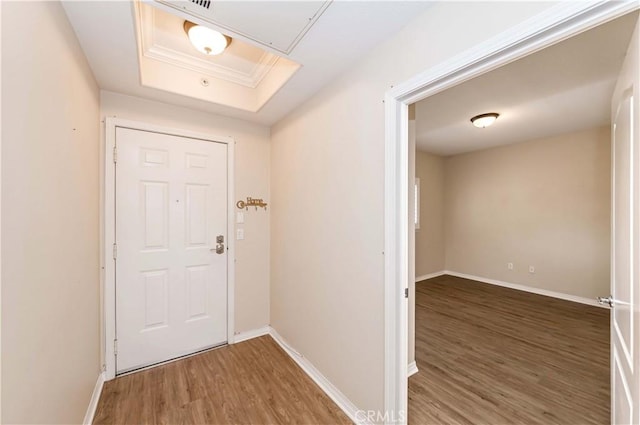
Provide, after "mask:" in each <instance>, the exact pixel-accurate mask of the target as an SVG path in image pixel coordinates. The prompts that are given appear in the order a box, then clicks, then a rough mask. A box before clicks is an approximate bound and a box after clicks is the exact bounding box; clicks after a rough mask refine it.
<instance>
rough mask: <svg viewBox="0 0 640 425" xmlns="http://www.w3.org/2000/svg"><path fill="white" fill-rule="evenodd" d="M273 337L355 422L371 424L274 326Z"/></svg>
mask: <svg viewBox="0 0 640 425" xmlns="http://www.w3.org/2000/svg"><path fill="white" fill-rule="evenodd" d="M271 337H272V338H273V339H274V340H275V341H276V342H277V343H278V345H280V347H282V349H283V350H284V351H285V352H286V353H287V354H288V355H289V357H291V358H292V359H293V361H294V362H296V363H297V364H298V366H300V368H301V369H302V370H303V371H305V373H306V374H307V375H308V376H309V377H310V378H311V379H312V380H313V381H314V382H315V383H316V384H318V386H319V387H320V388H321V389H322V391H324V392H325V394H327V396H329V398H330V399H331V400H333V401H334V402H335V403H336V404H337V405H338V407H340V408H341V409H342V411H343V412H344V413H346V415H347V416H348V417H349V419H351V420H352V421H353V423H354V424H363V425H364V424H369V422H367V421H366V420H365V421H363V418H361V417H358V416H359V415H358V412H361V411H360V409H358V408H357V407H356V406H355V405H354V404H353V403H352V402H351V400H349V399H348V398H347V397H346V396H345V395H344V394H342V392H340V390H339V389H338V388H336V387H335V386H334V385H333V384H332V383H331V381H329V380H328V379H327V378H326V377H325V376H324V375H323V374H322V373H320V371H318V369H316V368H315V367H314V366H313V364H311V362H310V361H309V360H307V359H306V358H305V357H304V356H302V355H301V354H300V353H298V352H297V351H296V350H294V349H293V348H291V346H290V345H289V344H287V342H286V341H285V340H284V339H283V338H282V336H280V334H279V333H278V332H277V331H276V330H275V329H273V328H271Z"/></svg>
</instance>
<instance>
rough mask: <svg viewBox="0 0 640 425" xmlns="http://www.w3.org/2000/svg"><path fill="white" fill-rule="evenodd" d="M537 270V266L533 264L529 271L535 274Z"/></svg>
mask: <svg viewBox="0 0 640 425" xmlns="http://www.w3.org/2000/svg"><path fill="white" fill-rule="evenodd" d="M535 272H536V268H535V267H533V266H529V273H531V274H534V273H535Z"/></svg>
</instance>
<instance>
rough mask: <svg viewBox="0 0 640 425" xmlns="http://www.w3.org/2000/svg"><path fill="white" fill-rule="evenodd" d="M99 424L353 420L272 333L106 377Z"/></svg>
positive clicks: (299, 422)
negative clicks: (299, 365) (281, 346)
mask: <svg viewBox="0 0 640 425" xmlns="http://www.w3.org/2000/svg"><path fill="white" fill-rule="evenodd" d="M93 423H94V424H118V425H121V424H172V425H177V424H348V423H351V422H350V421H349V418H348V417H347V416H346V415H345V414H344V413H343V412H342V410H340V408H339V407H338V406H337V405H336V404H335V403H334V402H333V401H332V400H331V399H329V398H328V397H327V396H326V395H325V394H324V392H323V391H322V390H321V389H320V388H319V387H318V386H317V385H316V384H315V383H314V382H313V381H312V380H311V379H310V378H309V377H308V376H307V375H306V374H305V373H304V372H303V371H302V369H300V368H299V367H298V366H297V365H296V364H295V363H294V362H293V360H292V359H291V358H289V356H288V355H287V354H286V353H285V352H284V351H283V350H282V349H281V348H280V347H279V346H278V345H277V344H276V342H275V341H274V340H273V339H272V338H271V337H270V336H263V337H260V338H255V339H252V340H249V341H245V342H241V343H239V344H234V345H231V346H228V347H222V348H219V349H216V350H212V351H208V352H205V353H202V354H199V355H196V356H193V357H188V358H185V359H182V360H178V361H175V362H172V363H168V364H165V365H163V366H158V367H156V368H152V369H148V370H145V371H141V372H138V373H134V374H131V375H126V376H123V377H120V378H116V379H115V380H112V381H109V382H106V383H105V385H104V389H103V391H102V395H101V397H100V401H99V403H98V408H97V411H96V415H95V418H94V422H93Z"/></svg>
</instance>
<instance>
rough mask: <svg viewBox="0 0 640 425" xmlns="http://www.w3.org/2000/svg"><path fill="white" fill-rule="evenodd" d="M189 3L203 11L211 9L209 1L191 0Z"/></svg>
mask: <svg viewBox="0 0 640 425" xmlns="http://www.w3.org/2000/svg"><path fill="white" fill-rule="evenodd" d="M191 3H194V4H197V5H198V6H201V7H204V8H205V9H209V8H210V7H211V0H191Z"/></svg>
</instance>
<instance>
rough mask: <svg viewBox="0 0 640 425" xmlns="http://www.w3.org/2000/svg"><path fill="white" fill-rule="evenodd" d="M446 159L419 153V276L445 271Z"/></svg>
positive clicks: (417, 241) (417, 164)
mask: <svg viewBox="0 0 640 425" xmlns="http://www.w3.org/2000/svg"><path fill="white" fill-rule="evenodd" d="M444 164H445V161H444V158H442V157H440V156H437V155H432V154H430V153H427V152H422V151H418V152H417V153H416V177H417V178H419V179H420V229H418V230H416V271H415V276H416V278H417V279H419V278H420V277H421V276H425V275H428V274H430V273H436V272H440V271H442V270H444V268H445V238H444V224H445V216H444Z"/></svg>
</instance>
